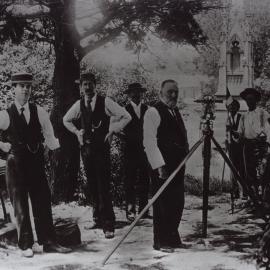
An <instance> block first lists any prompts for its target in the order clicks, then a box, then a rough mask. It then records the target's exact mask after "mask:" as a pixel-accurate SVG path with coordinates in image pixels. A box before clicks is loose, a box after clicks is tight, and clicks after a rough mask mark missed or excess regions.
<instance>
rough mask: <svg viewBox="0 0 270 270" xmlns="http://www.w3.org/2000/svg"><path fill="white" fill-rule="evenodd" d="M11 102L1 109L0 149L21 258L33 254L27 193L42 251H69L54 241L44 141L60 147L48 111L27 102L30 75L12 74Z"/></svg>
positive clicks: (52, 146)
mask: <svg viewBox="0 0 270 270" xmlns="http://www.w3.org/2000/svg"><path fill="white" fill-rule="evenodd" d="M11 81H12V90H13V92H14V102H13V103H12V104H11V106H10V107H9V108H8V109H7V110H4V111H1V112H0V129H1V130H3V131H4V134H3V137H4V138H5V141H1V142H0V149H1V150H2V151H4V152H6V153H8V156H7V163H6V181H7V188H8V191H9V196H10V200H11V203H12V205H13V208H14V215H15V218H16V225H17V233H18V246H19V248H20V249H21V252H22V255H23V256H24V257H33V255H34V254H33V250H32V245H33V243H34V241H33V233H32V227H31V222H30V216H29V205H28V195H29V197H30V200H31V204H32V211H33V216H34V223H35V229H36V233H37V238H38V243H39V244H40V245H43V250H44V251H45V252H61V253H66V252H69V251H70V249H67V248H64V247H62V246H60V245H59V244H58V243H57V242H56V235H55V230H54V226H53V219H52V210H51V194H50V189H49V186H48V182H47V179H46V176H45V169H44V146H43V145H44V144H45V145H46V146H47V147H48V148H49V149H50V150H55V149H57V148H59V142H58V139H56V138H55V136H54V131H53V127H52V124H51V122H50V119H49V115H48V113H47V112H46V111H45V110H44V109H42V108H41V107H39V106H38V105H35V104H34V103H30V102H28V101H29V98H30V95H31V90H32V82H33V76H32V75H31V74H29V73H16V74H13V75H12V77H11Z"/></svg>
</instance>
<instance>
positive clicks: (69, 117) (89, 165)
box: [63, 72, 131, 238]
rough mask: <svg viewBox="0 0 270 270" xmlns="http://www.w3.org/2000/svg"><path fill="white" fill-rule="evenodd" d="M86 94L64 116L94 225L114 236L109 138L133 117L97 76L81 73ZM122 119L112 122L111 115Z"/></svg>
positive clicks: (81, 81)
mask: <svg viewBox="0 0 270 270" xmlns="http://www.w3.org/2000/svg"><path fill="white" fill-rule="evenodd" d="M79 83H80V90H81V92H82V95H83V97H82V98H81V99H80V100H78V101H76V102H75V103H74V104H73V106H72V107H71V108H70V109H69V110H68V112H67V113H66V115H65V116H64V118H63V123H64V125H65V127H66V128H67V129H68V130H69V131H71V132H72V133H74V134H75V135H76V136H77V138H78V142H79V145H80V148H81V156H82V160H83V164H84V169H85V173H86V178H87V184H88V194H87V195H88V197H90V198H91V200H92V204H93V218H94V222H95V224H94V226H93V228H102V229H103V232H104V234H105V237H106V238H113V237H114V223H115V215H114V211H113V205H112V198H111V192H110V183H111V182H110V178H111V177H110V141H111V139H112V136H113V135H114V134H116V133H119V132H120V131H122V129H123V128H124V127H125V126H126V125H127V123H128V122H129V121H130V120H131V117H130V115H129V113H128V112H127V111H126V110H125V109H124V108H122V107H121V106H119V105H118V104H117V103H116V102H114V101H113V100H111V99H110V98H108V97H103V96H101V95H99V94H97V92H96V78H95V75H94V74H92V73H90V72H88V73H83V74H81V76H80V81H79ZM111 117H114V119H119V120H118V121H114V122H112V121H111V123H110V118H111Z"/></svg>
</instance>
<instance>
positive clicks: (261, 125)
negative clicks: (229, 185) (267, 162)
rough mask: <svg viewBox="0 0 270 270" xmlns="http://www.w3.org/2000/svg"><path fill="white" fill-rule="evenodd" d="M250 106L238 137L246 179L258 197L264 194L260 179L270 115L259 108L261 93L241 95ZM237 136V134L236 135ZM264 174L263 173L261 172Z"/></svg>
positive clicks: (252, 92) (247, 90)
mask: <svg viewBox="0 0 270 270" xmlns="http://www.w3.org/2000/svg"><path fill="white" fill-rule="evenodd" d="M240 97H241V98H242V99H244V100H245V101H246V103H247V106H248V111H247V112H246V113H244V114H243V115H242V117H241V118H240V122H239V127H238V137H239V138H240V139H242V140H243V144H244V147H243V156H244V178H245V181H247V184H248V185H249V186H250V187H251V188H252V189H253V192H254V193H255V195H257V196H258V197H261V196H262V194H261V193H263V192H264V190H260V189H263V187H262V186H261V184H262V183H260V180H259V179H258V173H260V172H259V170H258V169H259V165H260V161H261V160H262V159H264V158H266V155H267V152H268V146H267V142H269V117H270V115H269V113H268V112H267V111H265V110H264V109H262V108H260V107H258V106H257V104H258V102H259V101H260V99H261V95H260V92H259V91H257V90H256V89H254V88H246V89H245V90H244V91H243V92H241V93H240ZM236 136H237V133H236ZM261 174H263V172H261Z"/></svg>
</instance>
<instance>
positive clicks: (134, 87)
mask: <svg viewBox="0 0 270 270" xmlns="http://www.w3.org/2000/svg"><path fill="white" fill-rule="evenodd" d="M131 91H139V92H146V88H144V87H142V85H141V84H140V83H131V84H129V85H128V88H127V89H126V90H125V93H126V94H128V93H130V92H131Z"/></svg>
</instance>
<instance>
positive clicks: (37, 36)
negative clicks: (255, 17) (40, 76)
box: [0, 0, 216, 192]
mask: <svg viewBox="0 0 270 270" xmlns="http://www.w3.org/2000/svg"><path fill="white" fill-rule="evenodd" d="M215 2H216V0H81V1H76V0H7V1H1V2H0V41H1V42H2V43H3V42H4V41H7V40H10V41H11V42H13V43H16V44H20V43H21V42H22V41H24V40H30V41H32V42H43V43H44V42H45V43H46V44H50V45H51V46H52V48H53V49H54V50H53V51H54V70H53V78H52V84H51V87H52V89H53V107H52V112H51V119H52V123H53V126H54V130H55V133H56V136H57V137H58V138H59V141H60V145H61V149H60V151H59V152H58V153H57V154H55V156H54V155H52V162H51V166H52V170H51V171H52V173H51V179H52V181H53V182H54V183H53V186H54V187H55V188H56V187H57V186H58V190H59V191H60V192H61V190H62V187H63V186H64V185H66V186H67V185H68V184H69V183H72V182H74V179H75V178H76V177H77V174H78V168H79V162H78V160H79V148H78V145H77V144H78V142H77V139H76V137H75V136H74V135H73V134H71V133H70V132H68V131H67V130H66V129H65V128H64V126H63V121H62V119H63V115H64V114H65V113H66V111H67V110H68V108H69V107H70V106H71V105H72V104H73V103H74V101H75V100H76V99H78V98H79V89H78V85H76V84H75V83H74V82H75V80H76V79H77V78H78V77H79V73H80V62H81V60H82V59H83V57H84V56H85V55H86V54H88V53H89V52H91V51H93V50H95V49H97V48H99V47H101V46H103V45H105V44H107V43H108V42H111V41H118V40H126V45H127V47H129V48H132V49H134V50H135V51H139V50H141V49H142V48H144V47H145V46H146V45H145V44H146V43H145V42H146V40H147V37H148V34H149V33H151V34H152V35H156V36H158V37H160V38H162V39H164V40H167V41H169V42H175V43H188V44H191V45H193V46H196V45H198V44H202V43H203V42H205V40H206V38H205V36H204V35H203V32H202V30H201V28H200V26H199V24H198V23H197V21H196V19H195V16H196V15H197V14H199V13H200V12H202V11H204V10H209V9H212V8H216V6H215ZM59 160H61V164H60V163H59Z"/></svg>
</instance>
